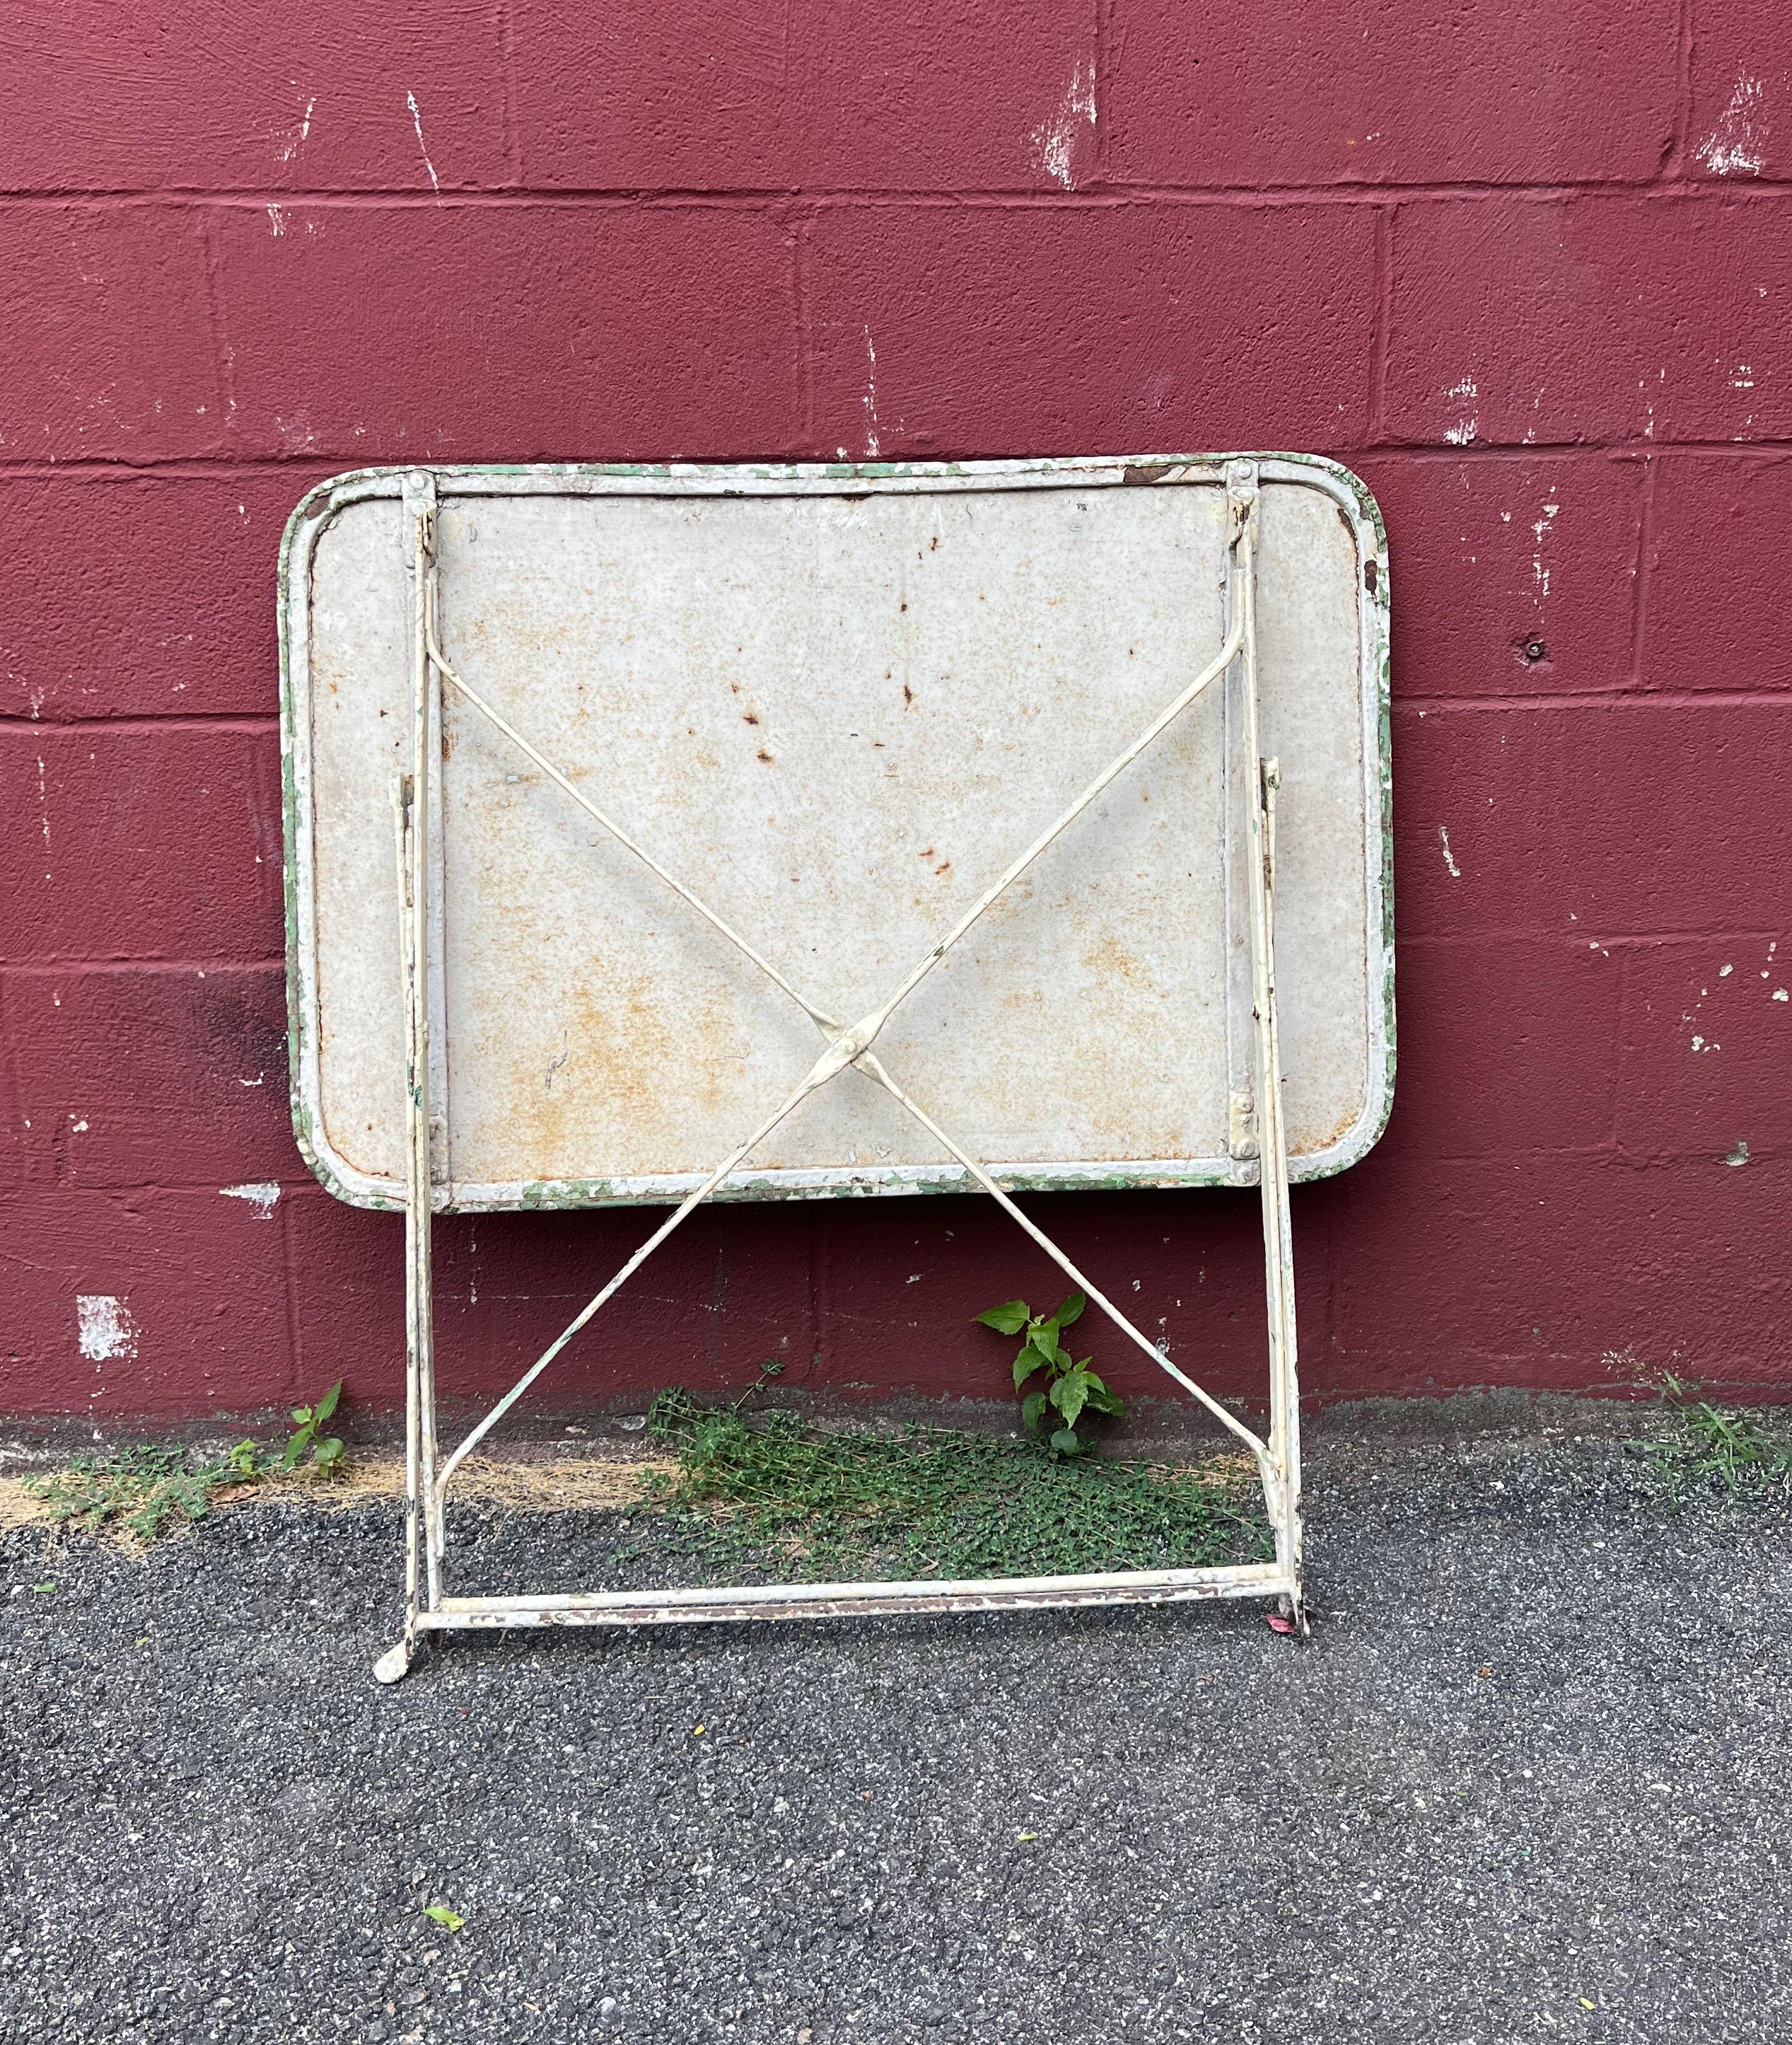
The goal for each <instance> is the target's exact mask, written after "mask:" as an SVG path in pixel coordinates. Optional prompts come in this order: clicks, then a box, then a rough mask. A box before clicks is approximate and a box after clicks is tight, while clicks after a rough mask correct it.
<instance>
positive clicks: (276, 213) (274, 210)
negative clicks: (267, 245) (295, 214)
mask: <svg viewBox="0 0 1792 2045" xmlns="http://www.w3.org/2000/svg"><path fill="white" fill-rule="evenodd" d="M267 224H268V225H269V226H270V227H271V228H272V229H273V230H274V239H275V241H279V238H280V237H281V236H282V235H283V234H284V233H286V215H285V214H283V212H281V210H280V209H279V207H278V206H269V208H268V209H267Z"/></svg>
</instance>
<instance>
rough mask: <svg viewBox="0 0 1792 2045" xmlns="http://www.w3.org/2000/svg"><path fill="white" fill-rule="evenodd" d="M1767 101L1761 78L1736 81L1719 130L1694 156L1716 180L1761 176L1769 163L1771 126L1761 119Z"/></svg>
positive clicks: (1712, 134) (1713, 131)
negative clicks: (1763, 106) (1768, 145)
mask: <svg viewBox="0 0 1792 2045" xmlns="http://www.w3.org/2000/svg"><path fill="white" fill-rule="evenodd" d="M1764 98H1766V94H1764V93H1763V91H1762V89H1761V81H1760V80H1759V79H1758V78H1749V77H1747V76H1744V77H1742V78H1739V79H1737V80H1736V91H1734V92H1732V94H1730V103H1729V106H1726V107H1725V109H1724V110H1723V112H1722V113H1721V114H1719V115H1718V117H1717V126H1716V127H1714V128H1713V129H1712V131H1711V133H1709V135H1707V136H1706V137H1705V140H1704V141H1702V142H1701V143H1700V144H1699V145H1698V149H1697V150H1696V151H1695V152H1694V154H1695V155H1696V156H1698V160H1699V161H1700V162H1701V163H1702V164H1704V166H1705V168H1706V169H1707V170H1708V171H1709V172H1710V173H1711V175H1713V177H1714V178H1734V177H1745V178H1753V177H1759V175H1760V174H1761V171H1762V170H1763V168H1764V167H1765V165H1766V164H1767V147H1766V144H1767V123H1766V121H1764V120H1763V118H1762V116H1761V108H1762V102H1763V100H1764Z"/></svg>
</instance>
